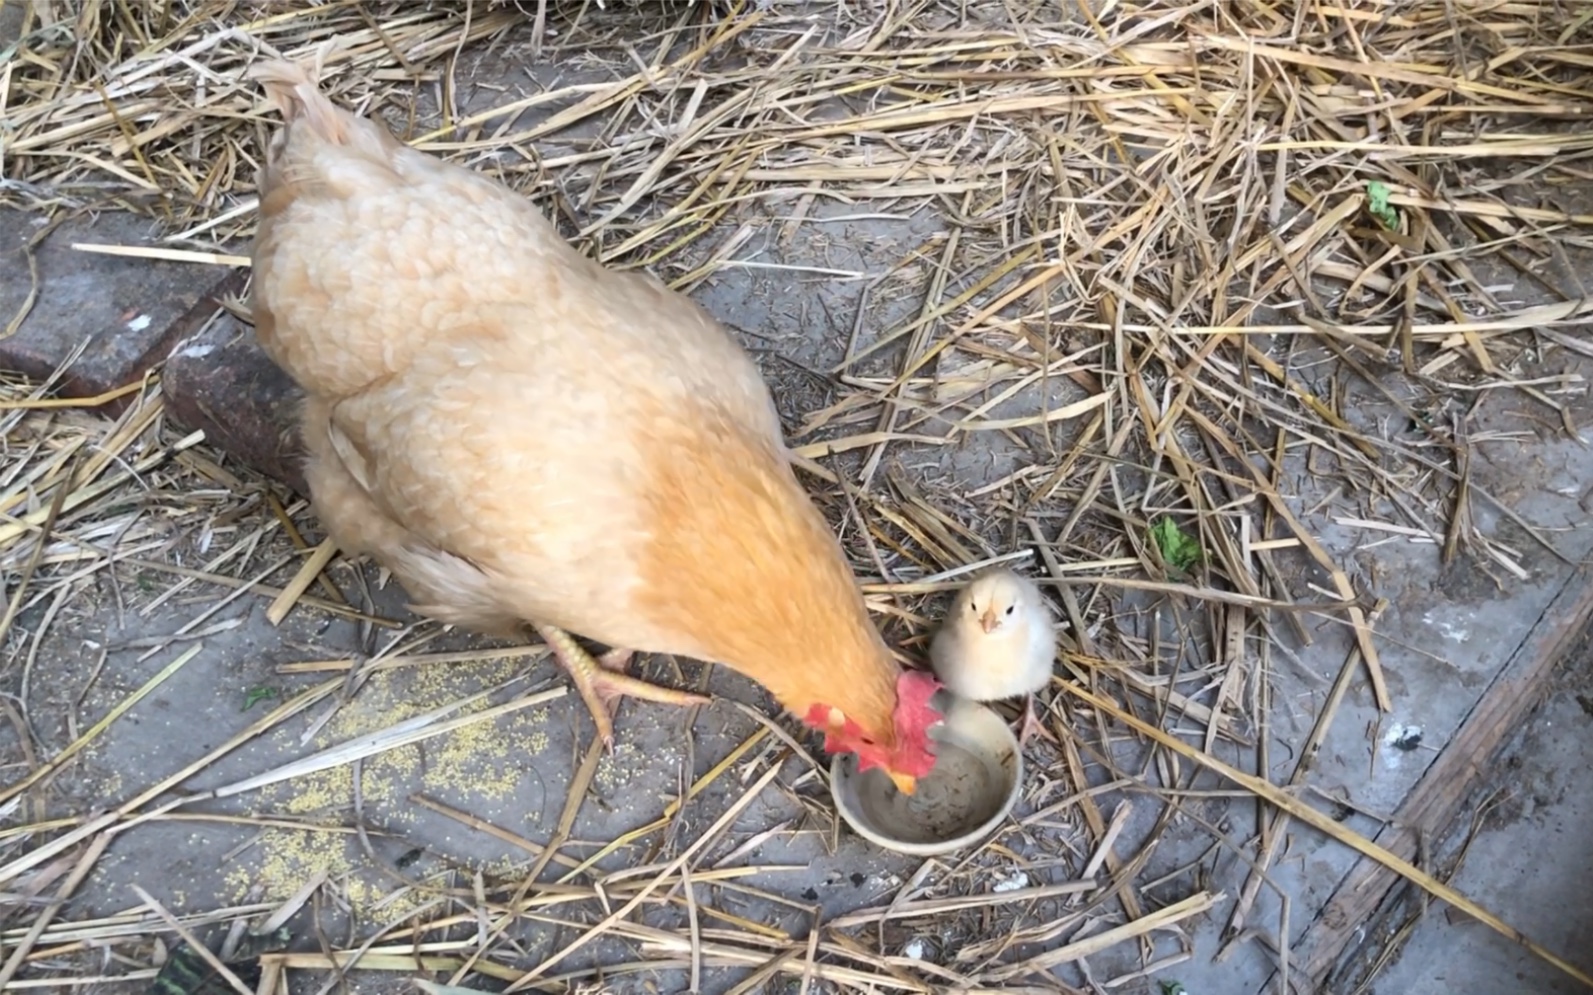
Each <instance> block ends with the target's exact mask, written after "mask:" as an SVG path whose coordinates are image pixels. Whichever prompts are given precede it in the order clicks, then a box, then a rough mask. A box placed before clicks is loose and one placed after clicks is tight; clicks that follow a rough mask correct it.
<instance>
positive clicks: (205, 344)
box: [161, 309, 309, 495]
mask: <svg viewBox="0 0 1593 995" xmlns="http://www.w3.org/2000/svg"><path fill="white" fill-rule="evenodd" d="M211 313H212V314H214V313H215V312H214V310H213V309H212V311H211ZM161 387H162V389H163V391H164V392H165V395H166V410H167V413H168V415H169V417H170V419H171V421H172V422H173V423H174V424H176V425H178V426H179V427H181V428H184V429H186V430H188V431H193V430H194V429H203V430H204V433H205V438H206V440H207V441H208V442H209V443H210V444H212V445H214V446H215V447H216V448H218V449H220V450H221V451H222V452H224V453H226V454H227V455H229V456H231V457H232V458H233V459H235V460H237V461H238V462H239V463H242V464H243V465H244V466H247V467H250V468H252V469H254V470H257V471H259V472H260V473H263V474H265V475H267V476H269V477H273V478H275V479H277V480H280V481H282V482H283V483H285V484H287V485H288V486H289V487H292V488H293V489H294V490H296V491H298V492H299V493H300V494H305V495H307V494H308V493H309V491H308V489H307V488H306V487H305V485H304V473H303V470H302V467H301V460H302V450H301V449H300V446H299V437H298V430H297V428H296V424H297V423H296V418H295V414H296V412H297V408H298V404H299V402H300V399H301V398H302V397H303V394H302V393H301V392H300V390H299V387H298V385H297V384H295V383H294V382H293V381H292V380H291V379H290V378H289V377H288V375H287V374H286V373H283V372H282V370H281V369H280V368H279V367H278V366H277V365H276V364H275V363H273V362H272V361H271V358H270V357H269V356H267V355H266V354H265V351H264V350H262V349H261V348H260V344H259V342H257V341H256V340H255V337H254V330H253V329H251V328H249V327H248V326H247V325H244V324H243V323H242V322H240V321H238V320H237V319H236V318H234V317H233V316H232V315H230V314H227V313H224V312H223V313H221V314H219V315H218V316H217V317H216V320H215V321H211V322H208V323H207V324H205V325H204V326H203V327H202V328H201V329H200V330H198V331H197V332H195V333H194V334H192V335H190V336H188V337H187V338H185V339H183V340H182V341H180V342H178V343H177V346H176V348H174V349H173V350H172V352H171V356H170V358H168V359H167V360H166V366H165V368H164V370H163V371H162V372H161Z"/></svg>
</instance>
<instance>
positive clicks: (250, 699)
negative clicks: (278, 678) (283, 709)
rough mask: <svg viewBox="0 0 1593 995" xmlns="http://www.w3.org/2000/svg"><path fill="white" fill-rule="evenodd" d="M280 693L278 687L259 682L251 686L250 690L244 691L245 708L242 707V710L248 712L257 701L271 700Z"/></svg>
mask: <svg viewBox="0 0 1593 995" xmlns="http://www.w3.org/2000/svg"><path fill="white" fill-rule="evenodd" d="M279 694H280V692H278V691H277V689H276V688H273V687H266V686H265V685H263V684H258V685H256V686H254V687H252V688H250V689H249V690H247V691H245V692H244V693H243V709H242V711H245V712H247V711H248V710H249V709H251V708H253V707H254V706H255V705H256V704H257V703H259V702H262V701H270V700H271V699H273V698H275V697H277V696H278V695H279Z"/></svg>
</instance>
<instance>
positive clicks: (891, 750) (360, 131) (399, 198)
mask: <svg viewBox="0 0 1593 995" xmlns="http://www.w3.org/2000/svg"><path fill="white" fill-rule="evenodd" d="M254 75H255V76H256V78H258V79H260V80H261V81H262V82H263V84H264V86H265V88H266V90H267V93H268V95H269V96H270V97H271V98H272V99H273V101H274V102H275V103H276V104H277V106H278V107H280V108H281V109H282V111H283V116H284V118H285V120H286V125H285V127H284V128H283V129H282V130H281V131H280V132H279V133H278V134H277V135H276V136H275V137H274V139H273V141H272V144H271V148H270V150H269V155H268V157H267V163H266V166H265V169H264V172H263V175H262V178H261V191H262V195H261V206H260V228H259V232H258V235H257V238H256V243H255V248H254V286H253V301H252V303H253V308H254V318H255V327H256V331H257V333H258V336H259V339H260V341H261V344H262V345H263V346H264V347H265V349H266V350H267V351H268V352H269V353H270V354H271V356H272V357H273V359H275V360H276V362H277V363H278V364H279V365H281V366H282V367H283V369H285V370H286V371H287V372H288V373H289V374H290V375H291V376H292V377H293V378H294V379H295V380H296V381H297V382H298V383H299V384H300V385H301V386H302V387H303V388H304V389H305V391H306V393H307V395H308V401H307V402H306V404H305V407H304V413H303V426H302V429H303V440H304V444H305V448H306V451H307V465H306V477H307V479H308V481H309V485H310V489H311V492H312V497H313V500H314V504H315V507H316V509H317V511H318V514H319V515H320V517H321V519H322V521H323V523H324V524H325V526H326V527H327V529H328V531H329V532H330V533H331V534H332V536H333V537H334V538H335V539H336V541H337V542H338V544H339V545H340V546H341V547H343V548H344V549H345V550H346V551H349V552H367V553H370V554H372V555H373V556H374V557H376V558H377V559H378V560H379V561H380V562H382V563H384V564H385V565H386V566H388V567H389V569H391V570H392V571H393V573H394V574H395V576H396V577H397V578H398V579H399V581H400V582H401V583H402V584H403V585H404V587H405V589H406V590H407V591H408V593H409V594H410V596H411V598H412V599H413V601H414V602H415V604H416V606H417V608H418V609H419V610H422V611H424V612H425V613H427V614H430V615H433V616H435V617H437V618H439V619H442V620H444V621H449V622H455V623H458V624H462V625H466V626H468V627H472V628H476V629H481V630H485V631H492V632H508V631H513V630H515V629H516V628H517V627H518V626H519V625H520V624H521V623H522V622H525V621H530V622H532V623H534V624H539V625H549V626H554V627H557V628H559V629H563V630H569V631H570V632H573V633H578V634H580V635H583V636H587V637H590V638H592V639H595V640H600V641H602V642H604V643H607V644H609V645H612V646H615V647H625V648H633V649H638V650H643V651H651V652H663V653H676V654H681V655H684V656H690V657H695V658H698V659H702V660H708V661H713V662H718V663H722V664H725V665H728V666H730V667H732V668H734V669H735V670H738V671H740V672H741V673H743V674H746V675H747V676H749V677H751V678H753V679H754V680H757V681H759V682H760V683H762V684H763V685H764V686H766V687H767V688H768V689H769V690H770V691H771V692H772V693H773V694H774V695H775V697H776V698H777V699H778V700H779V701H780V703H781V704H782V705H784V706H785V707H786V708H788V709H790V710H791V711H793V712H794V713H796V714H797V715H798V716H802V717H808V716H809V715H810V713H812V714H817V715H819V716H822V717H823V718H824V719H825V720H826V722H827V724H828V726H827V729H826V731H828V732H831V733H832V734H839V733H838V731H839V730H842V729H843V727H846V726H847V725H848V723H850V724H851V725H850V728H852V729H854V730H855V731H856V732H855V735H852V736H846V735H842V739H843V740H846V741H847V743H846V745H847V748H853V749H859V750H860V751H867V752H869V753H870V755H871V756H873V761H874V763H876V764H879V765H882V766H885V767H887V768H888V769H890V770H894V771H899V772H902V773H905V774H906V775H908V778H909V784H910V776H911V775H912V774H922V773H926V772H927V769H928V766H929V765H930V764H931V763H932V758H931V757H930V756H929V754H928V753H927V752H926V749H927V743H926V742H925V741H924V737H923V735H922V730H921V728H919V727H922V726H924V725H927V722H928V721H929V720H930V718H932V716H926V715H922V714H905V713H904V709H905V710H906V712H915V711H916V710H917V709H918V708H919V705H922V707H923V708H927V704H923V702H922V701H921V700H919V699H926V698H927V695H919V694H916V692H915V693H914V694H912V695H899V693H898V692H899V690H900V689H901V688H903V687H906V686H907V685H911V684H912V683H913V681H915V680H918V678H915V677H913V675H910V674H909V675H907V676H906V677H905V678H904V675H903V672H902V670H901V669H900V668H899V667H898V666H897V664H896V663H895V662H894V661H893V659H892V658H891V655H890V653H889V651H888V650H887V649H886V647H885V645H884V643H883V641H882V640H881V639H880V636H879V634H878V632H877V631H876V630H875V628H874V626H873V624H872V622H871V621H870V619H869V618H868V614H867V610H866V608H865V607H864V605H863V602H862V599H861V596H860V594H859V592H858V590H857V587H856V584H855V582H854V579H853V577H852V575H851V572H850V570H849V568H848V567H847V565H846V562H845V559H844V558H843V556H842V555H841V552H840V549H839V547H838V545H837V543H836V541H835V538H834V536H833V535H832V534H831V533H830V531H829V529H828V527H827V526H826V524H825V523H824V521H823V519H822V517H821V516H820V515H819V514H818V512H817V510H816V509H815V508H814V506H813V504H812V502H811V501H810V500H809V498H808V497H807V495H806V493H805V492H804V491H803V490H802V488H801V487H800V485H799V484H798V482H797V480H796V478H795V476H794V475H793V473H792V470H791V468H790V464H789V459H788V453H787V451H786V449H785V445H784V442H783V439H782V436H781V430H780V424H779V421H778V418H777V416H776V414H775V411H774V407H773V404H772V401H771V399H770V396H769V392H768V389H767V387H766V386H765V385H764V382H763V380H762V378H761V377H760V375H759V373H758V370H757V368H756V367H755V366H754V364H753V363H752V361H751V360H750V358H749V357H748V356H747V355H746V353H745V352H744V351H743V350H742V349H741V348H740V346H739V345H737V344H736V343H735V341H734V340H733V339H732V338H731V337H730V335H729V334H728V332H727V331H726V330H725V329H724V328H723V326H721V325H720V324H719V323H718V322H716V321H715V320H714V319H713V318H711V317H710V316H709V315H708V314H707V313H706V312H704V311H703V310H702V309H701V308H699V307H698V306H697V305H696V304H694V303H693V302H691V301H690V300H689V299H687V298H686V297H684V296H682V295H680V294H677V293H675V292H673V291H670V290H669V289H667V288H666V287H664V286H663V285H662V284H661V283H659V282H658V281H657V280H656V279H654V278H653V277H651V276H649V275H645V274H641V273H620V272H615V271H611V270H608V269H605V268H604V267H602V266H601V265H599V264H598V263H596V262H594V261H593V260H591V259H589V258H587V257H585V256H583V255H581V254H580V253H578V252H576V251H575V250H574V249H573V248H572V247H571V246H570V245H569V244H568V243H566V242H565V241H564V240H563V238H561V237H560V236H559V234H558V233H557V231H556V230H555V229H554V228H553V226H552V225H551V224H550V223H549V222H548V221H547V220H546V219H545V218H544V217H543V216H542V214H541V213H540V212H539V211H538V210H537V209H536V208H535V207H534V206H532V205H531V204H530V203H529V202H528V201H526V200H525V199H524V198H522V197H521V196H519V195H517V194H515V193H514V192H512V191H510V190H508V189H507V188H505V187H503V186H502V185H500V184H499V183H497V182H495V181H493V180H491V179H488V178H486V177H483V176H480V175H477V174H475V173H472V172H470V171H468V170H465V169H462V168H460V167H456V166H453V165H451V164H447V163H444V162H442V161H440V160H438V159H435V158H432V157H430V156H427V155H424V154H422V153H419V152H416V151H414V150H412V149H409V148H408V147H406V146H404V145H402V144H401V143H399V142H398V141H396V140H395V139H393V138H392V137H391V136H390V135H389V134H388V133H387V132H386V131H385V130H384V129H383V128H381V127H380V126H378V125H377V124H375V123H373V122H371V121H368V120H365V119H362V118H358V117H355V116H354V115H352V114H349V113H347V112H345V111H343V110H341V109H339V108H336V107H335V106H334V105H332V104H331V103H330V102H329V101H328V100H327V99H326V98H325V97H324V96H323V95H322V94H321V93H320V92H319V91H318V90H317V88H316V86H315V84H314V82H313V81H312V80H311V79H310V78H309V76H308V75H307V74H306V73H305V72H304V70H302V69H300V68H299V67H297V66H293V65H290V64H287V63H268V64H263V65H261V66H258V67H257V68H256V69H255V71H254ZM925 679H927V678H925ZM904 680H905V681H906V682H907V684H906V685H904V684H903V681H904ZM908 697H912V698H914V699H915V701H918V704H917V705H914V704H911V703H909V702H907V701H906V698H908ZM816 707H817V708H818V711H817V712H816V713H814V709H815V708H816ZM915 729H916V730H917V731H914V730H915Z"/></svg>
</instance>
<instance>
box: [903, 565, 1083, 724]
mask: <svg viewBox="0 0 1593 995" xmlns="http://www.w3.org/2000/svg"><path fill="white" fill-rule="evenodd" d="M929 657H930V661H931V662H932V663H933V665H934V668H935V675H936V676H937V677H939V678H940V680H941V682H942V683H944V684H945V685H946V687H948V688H950V689H951V690H952V691H954V692H956V693H957V694H959V695H961V696H963V697H964V698H970V699H972V700H974V701H998V700H1000V699H1003V698H1015V697H1017V696H1018V695H1026V694H1032V693H1033V692H1035V691H1038V690H1040V689H1041V688H1043V687H1045V685H1046V683H1047V682H1049V681H1050V679H1051V665H1052V661H1053V660H1054V659H1055V657H1056V635H1055V630H1054V629H1053V626H1052V616H1051V609H1050V605H1049V604H1048V603H1047V602H1046V600H1045V596H1044V595H1043V594H1041V593H1040V588H1039V587H1038V586H1037V585H1036V584H1035V583H1034V581H1032V580H1030V579H1028V578H1027V577H1023V576H1021V575H1019V574H1016V573H1013V572H1012V571H1010V570H994V571H991V572H989V573H986V574H983V575H981V576H979V577H975V578H974V579H973V580H972V581H970V582H968V584H966V585H964V587H963V588H962V590H960V591H958V592H957V597H956V600H955V601H953V602H952V606H951V610H950V611H949V612H948V613H947V615H946V619H945V621H944V622H943V623H942V624H941V627H940V628H939V629H938V630H937V631H936V633H935V636H934V638H933V639H932V640H931V641H930V647H929Z"/></svg>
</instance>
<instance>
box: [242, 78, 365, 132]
mask: <svg viewBox="0 0 1593 995" xmlns="http://www.w3.org/2000/svg"><path fill="white" fill-rule="evenodd" d="M249 76H250V78H252V79H255V80H258V81H259V82H260V85H261V86H263V87H264V88H265V92H266V97H267V98H269V99H270V100H271V102H272V103H273V104H276V106H277V109H278V110H280V111H281V112H282V119H283V120H284V121H286V122H287V123H288V124H292V123H293V122H295V121H299V120H303V121H304V122H305V123H306V124H308V125H309V126H310V130H311V131H313V132H315V134H316V135H317V136H318V137H320V138H322V139H324V140H325V141H328V142H335V143H337V144H339V145H343V144H347V142H348V137H349V136H348V121H349V119H348V115H347V114H345V113H343V112H341V111H339V110H338V109H337V107H336V106H335V105H334V104H333V103H332V102H331V101H330V100H328V99H326V94H324V93H322V92H321V91H320V89H319V88H318V87H317V86H316V80H315V77H314V76H313V75H311V73H310V71H309V70H308V69H306V68H305V67H304V66H301V65H299V64H298V63H295V62H288V61H286V60H282V59H275V60H272V61H269V62H261V63H258V64H256V65H255V66H254V67H253V68H252V69H250V70H249Z"/></svg>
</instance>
